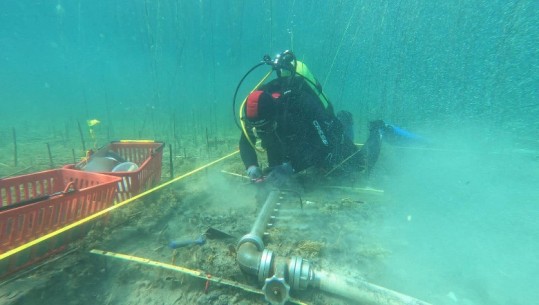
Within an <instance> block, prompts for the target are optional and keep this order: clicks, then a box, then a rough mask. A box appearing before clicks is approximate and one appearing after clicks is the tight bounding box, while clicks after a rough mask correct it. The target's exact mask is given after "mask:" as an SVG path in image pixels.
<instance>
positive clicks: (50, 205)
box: [0, 169, 121, 253]
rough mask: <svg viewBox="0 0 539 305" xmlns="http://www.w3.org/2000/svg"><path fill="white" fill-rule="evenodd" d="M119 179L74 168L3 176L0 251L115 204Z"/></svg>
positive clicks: (0, 201) (0, 190)
mask: <svg viewBox="0 0 539 305" xmlns="http://www.w3.org/2000/svg"><path fill="white" fill-rule="evenodd" d="M120 180H121V179H120V178H118V177H114V176H108V175H103V174H97V173H88V172H81V171H77V170H71V169H55V170H48V171H43V172H38V173H33V174H28V175H22V176H17V177H12V178H6V179H2V180H0V207H1V208H2V211H0V253H4V252H6V251H8V250H10V249H13V248H16V247H18V246H20V245H23V244H25V243H27V242H29V241H31V240H34V239H36V238H38V237H40V236H43V235H46V234H47V233H50V232H53V231H55V230H57V229H60V228H62V227H64V226H66V225H68V224H71V223H73V222H75V221H77V220H80V219H82V218H85V217H87V216H89V215H91V214H93V213H96V212H98V211H101V210H103V209H105V208H107V207H110V206H112V204H113V201H114V195H115V192H116V188H117V183H118V182H119V181H120ZM36 198H38V199H39V198H40V200H37V201H35V202H31V201H33V200H36ZM32 199H33V200H32ZM25 201H26V202H27V204H24V205H21V206H19V203H20V202H25ZM10 206H14V207H13V208H10Z"/></svg>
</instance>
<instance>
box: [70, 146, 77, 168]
mask: <svg viewBox="0 0 539 305" xmlns="http://www.w3.org/2000/svg"><path fill="white" fill-rule="evenodd" d="M71 153H72V154H73V164H77V157H76V155H75V148H71Z"/></svg>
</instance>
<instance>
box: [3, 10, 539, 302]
mask: <svg viewBox="0 0 539 305" xmlns="http://www.w3.org/2000/svg"><path fill="white" fill-rule="evenodd" d="M284 50H292V51H293V52H294V54H295V55H296V56H297V58H298V59H299V60H301V61H303V62H305V63H306V64H307V65H308V66H309V68H310V70H311V71H312V72H313V74H314V75H315V76H316V77H317V79H318V80H319V81H320V83H321V84H322V86H323V89H324V92H325V94H326V95H327V96H328V97H329V99H330V100H331V101H332V103H333V105H334V107H335V109H336V110H342V109H345V110H348V111H350V112H351V113H352V114H353V116H354V120H355V127H354V128H355V130H354V131H355V134H356V141H358V142H361V141H364V140H365V139H366V137H367V126H368V122H369V121H372V120H375V119H383V120H385V121H386V122H388V123H391V124H395V126H399V127H401V128H402V129H403V130H407V131H410V132H412V133H413V134H416V135H418V136H421V139H422V143H420V145H419V144H417V143H390V142H389V141H387V142H386V143H384V145H383V147H382V154H381V156H380V159H379V160H378V163H377V165H376V168H375V170H374V172H373V174H372V175H371V176H370V177H365V180H364V181H361V182H360V183H361V185H367V186H369V187H374V188H376V189H383V190H384V196H383V198H382V199H380V200H379V201H378V202H377V203H376V204H377V207H376V208H373V209H374V210H376V217H372V218H370V220H369V221H368V222H364V221H361V222H359V221H358V222H357V223H356V222H355V221H354V220H353V219H352V220H350V219H349V221H350V223H348V224H346V225H347V226H352V227H355V228H356V229H357V230H359V231H361V232H362V236H364V237H365V236H366V237H365V238H367V239H368V241H369V242H370V243H372V244H376V245H377V246H378V247H379V249H384V250H383V251H380V253H382V252H383V255H382V254H380V255H377V256H376V257H375V258H372V257H371V259H372V260H371V261H370V262H369V263H368V264H366V265H368V266H369V268H368V270H363V271H362V270H361V268H362V266H363V265H362V264H363V263H364V262H361V260H359V259H358V260H354V259H352V258H350V259H349V260H346V264H347V265H345V266H341V267H342V268H344V269H357V270H358V272H362V274H363V275H364V276H365V278H366V279H367V280H368V281H369V282H372V283H375V284H378V285H381V286H384V287H389V288H391V289H393V290H396V291H399V292H402V293H405V294H407V295H411V296H414V297H417V298H419V299H421V300H424V301H427V302H429V303H432V304H441V305H451V304H462V305H497V304H500V305H502V304H503V305H509V304H511V305H524V304H535V303H537V300H539V289H537V287H539V279H538V277H537V274H539V255H538V253H539V205H538V204H539V187H538V186H539V119H538V118H539V95H538V90H539V2H538V1H533V0H520V1H513V0H511V1H503V0H493V1H483V0H476V1H471V0H470V1H383V0H380V1H363V0H355V1H354V0H332V1H308V0H292V1H278V0H253V1H249V0H243V1H242V0H224V1H217V0H213V1H212V0H200V1H184V0H152V1H150V0H131V1H126V0H124V1H118V0H116V1H103V0H101V1H82V0H76V1H67V0H33V1H13V0H3V1H1V3H0V86H1V87H0V88H1V90H0V101H1V110H0V177H4V176H7V175H11V174H13V173H17V172H21V173H28V172H32V171H37V170H44V169H47V168H49V167H50V165H51V164H50V163H53V162H54V165H55V166H61V165H62V164H67V163H72V162H73V157H74V156H73V154H76V155H77V157H79V156H80V157H82V156H83V154H84V151H83V148H82V147H81V143H80V139H79V130H78V126H79V125H82V131H83V132H84V137H85V138H86V141H87V143H86V144H87V145H86V146H87V147H86V148H88V147H90V146H92V145H93V146H101V145H104V144H106V143H108V142H110V141H113V140H117V139H155V140H160V141H164V142H166V143H167V145H168V144H169V143H170V144H172V145H173V147H174V149H175V150H176V153H175V155H182V156H183V157H186V156H196V158H193V160H194V161H193V163H197V164H203V163H204V160H206V161H207V160H210V159H215V158H217V157H220V155H218V154H217V152H215V151H214V152H213V155H212V153H211V152H208V151H207V150H206V146H205V145H206V144H208V147H209V141H210V140H214V141H215V143H217V142H218V140H220V139H223V141H225V142H226V143H232V144H229V147H228V148H230V149H229V150H233V149H235V148H236V147H237V142H238V140H239V136H240V131H239V130H238V129H237V127H236V125H235V124H234V118H233V112H232V99H233V95H234V91H235V89H236V86H237V85H238V82H239V81H240V79H241V78H242V77H243V76H244V75H245V73H246V72H247V71H248V70H249V69H250V68H251V67H253V66H254V65H256V64H257V63H259V62H260V61H261V60H262V57H263V56H264V55H265V54H268V55H270V56H271V57H274V56H275V55H277V54H279V53H281V52H282V51H284ZM268 70H269V68H267V69H266V67H262V68H258V69H257V70H255V72H254V73H252V74H251V75H249V77H247V78H246V80H245V82H244V84H243V85H242V87H241V88H240V90H239V95H238V98H237V101H236V102H237V103H239V102H241V100H243V98H244V97H245V95H246V94H247V93H248V92H249V90H251V89H252V88H253V87H254V86H255V85H256V83H257V82H258V81H259V80H260V78H261V77H262V76H263V75H264V74H265V73H266V72H267V71H268ZM92 119H94V120H98V121H99V124H98V125H97V126H95V127H94V126H90V125H88V126H87V124H86V123H87V121H88V120H92ZM15 138H16V146H17V149H16V151H17V152H15V154H16V155H15V156H14V145H15V144H14V142H15V141H14V139H15ZM49 144H50V147H51V148H52V153H53V155H54V160H52V161H49V158H48V156H47V145H49ZM72 150H73V151H74V153H73V154H72ZM17 154H18V155H17ZM166 158H168V156H166ZM166 158H165V159H166ZM234 158H236V159H235V161H237V162H239V156H236V157H234ZM198 162H200V163H198ZM187 163H189V162H186V164H187ZM167 166H168V165H167ZM164 168H165V167H164ZM238 168H239V174H243V172H242V171H243V167H242V166H239V167H238ZM163 172H164V174H163V175H165V170H164V171H163ZM176 173H177V174H179V173H181V167H180V166H178V168H177V169H176ZM208 177H213V176H212V175H208ZM208 179H209V178H208ZM202 183H203V184H204V185H213V183H214V182H212V181H209V182H202ZM220 183H221V182H220ZM227 189H229V190H230V192H231V194H227V195H223V196H226V198H228V200H226V202H221V206H220V208H221V209H222V212H221V210H219V209H218V208H217V210H216V211H217V213H223V214H224V213H227V214H228V213H232V212H231V210H234V209H235V205H234V204H232V203H230V202H233V201H235V198H242V192H241V191H237V190H232V189H231V188H229V187H227V188H223V189H220V190H219V191H220V192H224V193H227V192H228V191H227ZM208 192H209V193H211V190H210V191H208ZM232 193H234V194H232ZM304 196H306V198H307V199H308V196H309V195H308V194H306V195H304ZM211 198H214V199H216V200H218V196H217V195H214V197H211ZM229 203H230V204H229ZM227 204H229V205H228V206H227ZM251 208H254V203H253V206H252V207H251ZM238 209H239V210H238V211H237V212H234V213H235V215H236V216H237V217H239V218H242V212H241V209H244V207H241V208H238ZM178 213H179V212H178ZM351 215H354V213H352V214H351ZM243 217H244V218H245V217H247V216H243ZM249 217H251V216H249ZM328 217H332V216H331V215H330V216H328ZM334 217H337V216H335V215H334ZM249 219H250V218H249ZM252 219H254V217H252ZM244 221H246V220H244ZM322 221H323V220H320V222H318V223H316V222H314V223H313V226H314V227H309V228H303V227H302V228H300V229H296V230H310V231H317V230H320V231H323V230H324V229H325V227H324V225H323V224H322V223H321V222H322ZM247 222H248V223H251V220H249V221H247ZM246 229H248V226H247V227H246ZM244 233H247V231H245V232H244ZM349 240H350V241H351V243H352V244H360V243H362V242H363V241H365V239H364V238H363V239H359V238H358V239H357V240H354V238H352V237H350V238H349ZM133 243H136V242H135V241H133ZM346 251H347V250H346V249H342V252H344V253H346ZM321 253H322V254H321V255H322V256H324V255H326V256H331V255H332V254H331V251H327V252H326V253H324V252H323V251H322V252H321ZM341 254H342V253H341ZM315 260H316V258H315ZM177 263H178V264H180V265H181V262H177ZM366 265H365V266H366ZM230 268H238V267H237V266H235V265H233V266H230ZM148 281H149V280H148ZM148 285H149V284H148ZM148 287H149V286H148ZM47 289H48V288H44V289H43V290H42V292H41V295H43V296H44V297H45V298H47V291H48V290H47ZM79 289H83V288H79ZM100 289H104V288H95V291H94V292H93V293H94V295H100V294H105V293H107V294H108V293H110V291H108V292H104V291H103V290H100ZM178 289H184V288H178ZM58 291H59V290H58V289H54V288H50V293H51V295H52V294H56V296H55V297H58V298H60V297H59V296H58V295H61V293H59V292H58ZM160 293H163V292H160ZM230 294H231V295H234V294H235V293H230ZM251 298H253V300H256V302H263V300H262V298H261V297H259V296H256V295H255V296H251ZM58 300H59V299H58ZM65 300H67V302H69V303H70V304H93V303H91V299H77V297H76V293H71V294H66V296H65V298H64V301H65ZM105 300H107V299H106V298H105ZM124 300H127V299H124ZM108 301H109V302H110V304H122V302H121V301H118V300H116V299H115V298H114V297H112V296H111V297H110V298H109V299H108ZM21 302H23V301H21ZM126 302H128V303H129V301H126ZM156 302H157V301H156ZM186 302H187V301H186ZM215 302H216V301H215ZM223 302H225V301H223ZM227 302H232V301H230V300H227ZM253 302H255V301H253ZM193 303H196V302H195V301H193ZM308 303H309V302H308ZM21 304H23V303H21ZM24 304H42V301H41V300H40V299H39V298H36V299H31V298H26V299H25V301H24ZM107 304H109V303H107ZM196 304H198V303H196ZM200 304H202V303H200ZM215 304H217V303H215ZM245 304H247V303H245ZM256 304H258V303H256ZM261 304H263V303H261ZM312 304H323V303H322V302H321V301H319V303H317V302H316V300H315V301H313V302H312Z"/></svg>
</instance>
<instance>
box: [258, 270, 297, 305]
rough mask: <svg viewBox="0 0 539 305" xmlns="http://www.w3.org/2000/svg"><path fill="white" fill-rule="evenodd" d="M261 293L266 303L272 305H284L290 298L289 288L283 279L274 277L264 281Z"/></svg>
mask: <svg viewBox="0 0 539 305" xmlns="http://www.w3.org/2000/svg"><path fill="white" fill-rule="evenodd" d="M262 291H264V296H265V297H266V301H268V302H270V303H271V304H272V305H284V304H285V303H286V301H288V299H289V298H290V286H289V285H288V284H287V283H286V281H285V280H284V278H279V277H277V276H275V275H273V276H272V277H271V278H267V279H266V281H265V282H264V287H262Z"/></svg>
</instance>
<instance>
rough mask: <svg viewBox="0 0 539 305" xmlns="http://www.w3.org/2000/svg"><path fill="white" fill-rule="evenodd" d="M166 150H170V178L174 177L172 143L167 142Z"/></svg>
mask: <svg viewBox="0 0 539 305" xmlns="http://www.w3.org/2000/svg"><path fill="white" fill-rule="evenodd" d="M168 150H169V152H170V157H169V161H170V179H174V163H173V162H172V159H173V158H172V156H173V154H172V144H168Z"/></svg>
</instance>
